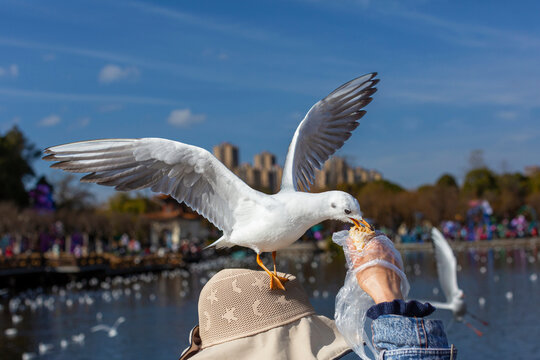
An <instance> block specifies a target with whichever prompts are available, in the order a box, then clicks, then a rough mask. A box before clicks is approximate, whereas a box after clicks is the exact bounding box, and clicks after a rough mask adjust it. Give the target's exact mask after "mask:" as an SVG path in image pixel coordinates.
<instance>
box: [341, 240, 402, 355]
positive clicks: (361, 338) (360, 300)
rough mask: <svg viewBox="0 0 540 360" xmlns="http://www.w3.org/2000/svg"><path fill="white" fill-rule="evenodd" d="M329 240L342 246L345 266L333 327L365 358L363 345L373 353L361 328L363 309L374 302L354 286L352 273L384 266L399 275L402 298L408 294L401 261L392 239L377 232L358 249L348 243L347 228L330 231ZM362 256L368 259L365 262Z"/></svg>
mask: <svg viewBox="0 0 540 360" xmlns="http://www.w3.org/2000/svg"><path fill="white" fill-rule="evenodd" d="M332 240H333V241H334V242H335V243H336V244H338V245H340V246H342V247H343V251H344V252H345V258H346V259H347V269H348V270H347V275H346V276H345V283H344V284H343V287H342V288H341V289H340V290H339V292H338V294H337V296H336V310H335V314H334V317H335V321H336V326H337V328H338V330H339V332H340V333H341V334H342V335H343V336H344V337H345V339H346V340H347V343H348V344H349V346H350V347H351V348H352V349H353V350H354V352H355V353H356V354H357V355H358V356H360V358H362V359H364V360H368V359H370V358H369V357H368V356H367V354H366V351H365V346H366V345H367V346H368V347H369V349H370V350H371V352H372V354H373V356H376V354H377V353H376V351H375V349H373V346H372V344H371V341H370V339H369V338H368V337H367V334H366V331H365V325H366V312H367V310H368V309H369V308H370V307H371V306H373V305H374V304H375V303H374V302H373V300H372V299H371V297H370V296H369V295H368V294H367V293H366V292H365V291H364V290H362V288H361V287H360V286H359V285H358V281H357V279H356V274H357V273H358V272H360V271H362V270H364V269H366V268H368V267H371V266H376V265H377V266H384V267H387V268H389V269H390V270H392V271H394V272H395V273H396V274H397V275H398V276H399V277H400V279H401V283H400V286H401V293H402V295H403V298H406V297H407V295H408V293H409V282H408V281H407V277H406V276H405V273H404V272H403V261H402V260H401V255H400V254H399V252H398V251H397V250H396V248H395V247H394V244H393V243H392V241H391V240H390V239H388V238H387V237H386V235H384V234H382V233H380V232H377V233H376V234H375V235H373V237H372V238H371V239H369V240H368V242H369V244H366V246H365V247H364V249H363V250H361V251H358V250H356V249H355V248H354V247H353V246H351V244H350V239H349V232H348V231H347V230H344V231H340V232H337V233H334V235H333V236H332ZM371 242H378V245H379V246H373V245H374V244H371ZM374 249H376V251H375V250H374ZM366 259H370V260H368V261H366ZM388 260H390V261H392V262H393V263H392V262H390V261H388ZM359 264H361V265H359Z"/></svg>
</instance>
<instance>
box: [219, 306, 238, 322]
mask: <svg viewBox="0 0 540 360" xmlns="http://www.w3.org/2000/svg"><path fill="white" fill-rule="evenodd" d="M225 310H226V311H225V314H223V315H221V318H222V319H225V320H227V322H228V323H229V324H230V323H231V321H236V320H238V318H237V317H236V316H234V310H236V308H233V307H232V308H230V309H228V308H225Z"/></svg>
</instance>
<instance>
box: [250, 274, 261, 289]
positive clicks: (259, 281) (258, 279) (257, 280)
mask: <svg viewBox="0 0 540 360" xmlns="http://www.w3.org/2000/svg"><path fill="white" fill-rule="evenodd" d="M251 286H256V287H258V288H259V291H261V290H262V289H263V287H264V283H263V280H262V279H261V278H258V277H256V278H255V282H254V283H251Z"/></svg>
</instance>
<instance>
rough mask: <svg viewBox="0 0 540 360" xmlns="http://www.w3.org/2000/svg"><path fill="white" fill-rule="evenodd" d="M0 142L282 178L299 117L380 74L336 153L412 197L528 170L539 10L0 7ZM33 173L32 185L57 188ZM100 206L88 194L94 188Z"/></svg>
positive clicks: (325, 5)
mask: <svg viewBox="0 0 540 360" xmlns="http://www.w3.org/2000/svg"><path fill="white" fill-rule="evenodd" d="M0 6H1V8H2V11H1V12H0V131H1V132H4V131H6V130H7V129H9V128H10V127H11V126H12V125H13V124H17V125H18V126H19V127H20V128H21V129H22V130H23V131H24V133H25V134H26V135H27V136H28V138H29V139H30V140H31V141H32V142H34V143H35V144H36V145H37V146H38V147H40V148H45V147H47V146H51V145H56V144H61V143H65V142H71V141H78V140H86V139H94V138H108V137H147V136H153V137H154V136H155V137H164V138H169V139H174V140H178V141H182V142H185V143H189V144H194V145H198V146H201V147H204V148H206V149H211V147H212V146H213V145H215V144H218V143H220V142H223V141H230V142H232V143H235V144H237V145H238V146H239V147H240V151H241V160H242V161H249V162H251V159H252V157H253V155H254V154H256V153H258V152H260V151H263V150H268V151H271V152H273V153H275V154H276V155H277V156H278V161H279V162H280V163H281V164H282V163H283V162H284V159H285V155H286V151H287V147H288V144H289V142H290V139H291V137H292V134H293V132H294V130H295V128H296V126H297V125H298V122H299V121H300V120H301V118H302V117H303V115H304V114H305V112H306V111H307V110H308V109H309V108H310V107H311V105H313V104H314V103H315V102H316V101H317V100H319V99H320V98H322V97H324V96H326V95H327V94H328V93H329V92H331V91H332V90H333V89H334V88H336V87H337V86H339V85H340V84H342V83H344V82H346V81H348V80H350V79H352V78H354V77H356V76H359V75H361V74H364V73H367V72H372V71H377V72H379V74H380V75H379V77H380V79H381V82H380V84H379V86H378V87H379V91H378V92H377V93H376V94H375V100H374V101H373V102H372V103H371V104H370V105H369V106H368V108H367V110H368V113H367V115H366V116H365V117H364V118H363V120H362V121H361V125H360V126H359V127H358V128H357V130H356V131H355V133H354V135H353V136H352V137H351V139H350V140H349V141H348V142H347V143H346V145H345V146H344V147H343V149H342V150H341V151H340V152H339V154H340V155H342V156H346V157H347V158H348V159H349V161H350V162H351V163H352V164H353V165H360V166H364V167H367V168H374V169H377V170H379V171H381V172H382V173H383V175H384V176H385V177H386V178H387V179H390V180H392V181H395V182H397V183H399V184H401V185H403V186H405V187H408V188H413V187H416V186H419V185H421V184H423V183H430V182H433V181H435V180H436V179H437V178H438V176H440V175H441V174H442V173H443V172H450V173H452V174H454V175H455V176H456V177H457V178H458V179H459V180H461V178H462V177H463V174H464V172H465V170H466V167H467V159H468V156H469V153H470V152H471V150H473V149H482V150H484V154H485V157H486V160H487V162H488V164H489V165H490V166H491V167H492V168H493V169H495V170H501V169H502V168H503V165H502V164H505V165H504V167H505V168H506V169H508V170H512V171H514V170H515V171H522V170H523V168H524V166H526V165H533V164H539V163H540V160H539V159H538V154H539V153H540V141H539V140H540V126H539V125H538V122H539V120H540V85H539V84H540V82H539V80H540V66H539V64H540V22H538V14H539V13H540V2H537V1H522V2H519V6H518V5H517V3H516V2H508V1H476V2H456V1H422V0H419V1H407V2H405V1H402V2H397V1H377V2H375V1H369V0H364V1H353V0H350V1H347V0H344V1H316V0H313V1H309V0H306V1H301V0H299V1H256V2H254V1H234V2H233V1H197V2H194V1H190V2H187V1H184V2H182V1H162V2H159V3H158V2H149V1H123V0H118V1H99V0H97V1H81V0H73V1H47V2H43V1H24V0H13V1H4V0H1V1H0ZM48 165H49V164H46V163H45V162H43V161H41V160H40V161H37V162H36V163H35V168H36V170H37V171H38V172H39V173H44V174H49V175H52V176H58V175H59V173H57V171H53V170H50V169H48ZM94 190H96V191H97V188H94Z"/></svg>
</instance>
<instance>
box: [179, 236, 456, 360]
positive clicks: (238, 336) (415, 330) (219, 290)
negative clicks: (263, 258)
mask: <svg viewBox="0 0 540 360" xmlns="http://www.w3.org/2000/svg"><path fill="white" fill-rule="evenodd" d="M385 246H386V245H385ZM385 246H381V243H380V242H376V241H373V242H368V243H367V245H366V250H369V251H367V252H366V254H369V256H357V257H354V255H353V259H352V264H353V266H354V267H355V269H356V270H358V269H360V268H361V267H362V265H364V264H367V263H368V262H370V261H372V260H374V259H382V260H385V261H387V262H390V263H393V264H396V265H397V263H396V261H395V258H394V257H393V256H392V255H390V252H389V251H388V250H389V249H388V248H385ZM390 246H392V245H390ZM392 249H394V248H393V246H392ZM280 275H281V276H285V277H288V278H289V281H288V282H287V286H286V291H281V290H270V289H269V278H268V276H265V273H264V272H262V271H254V270H248V269H225V270H222V271H220V272H218V273H217V274H216V275H214V276H213V277H212V278H211V279H210V280H209V281H208V283H207V284H206V285H205V286H204V287H203V289H202V290H201V294H200V297H199V307H198V310H199V324H198V325H197V326H195V328H194V329H193V330H192V331H191V333H190V346H189V347H188V348H187V349H185V350H184V351H183V352H182V355H181V356H180V360H187V359H192V360H204V359H220V360H224V359H234V360H243V359H257V360H264V359H293V360H296V359H298V360H300V359H302V360H304V359H339V358H341V357H343V356H344V355H346V354H347V353H349V352H351V351H352V350H351V348H350V346H349V344H347V342H346V340H345V337H344V336H343V335H342V334H341V333H340V332H339V331H338V330H337V328H336V325H335V323H334V321H333V320H330V319H328V318H326V317H324V316H321V315H317V314H316V313H315V310H314V309H313V307H312V306H311V304H310V303H309V300H308V295H307V294H306V293H305V292H304V291H303V289H302V287H301V286H300V284H299V282H298V280H297V279H296V278H295V277H294V276H293V275H287V274H280ZM356 279H357V281H358V284H359V285H360V287H361V288H362V289H363V290H364V291H365V292H366V293H367V294H368V295H369V296H371V298H372V299H373V300H374V302H375V305H374V306H372V307H371V308H369V309H368V311H367V313H366V315H367V316H368V317H369V318H371V319H372V320H373V321H372V324H371V328H372V333H373V334H372V342H373V346H374V349H375V351H376V352H377V358H378V359H396V360H400V359H401V360H402V359H427V360H434V359H443V360H446V359H448V360H449V359H457V350H456V349H455V348H454V346H453V345H451V346H449V345H448V340H447V337H446V334H445V331H444V328H443V324H442V322H441V321H440V320H430V319H424V317H425V316H427V315H430V314H431V313H433V311H435V308H434V307H433V306H431V305H430V304H429V303H425V304H423V303H420V302H418V301H415V300H413V301H408V302H405V301H404V300H403V296H402V293H401V289H400V281H401V278H400V277H399V276H398V275H397V274H396V273H395V272H394V271H392V270H390V269H389V268H388V267H385V266H369V267H366V268H362V269H360V270H359V271H358V272H356ZM359 326H361V325H359Z"/></svg>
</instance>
